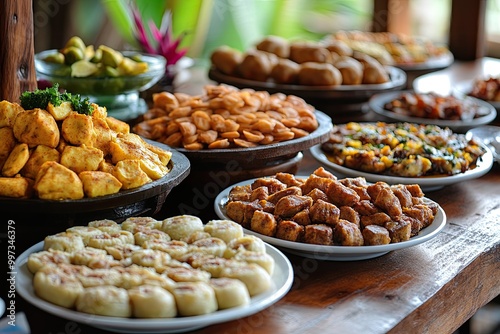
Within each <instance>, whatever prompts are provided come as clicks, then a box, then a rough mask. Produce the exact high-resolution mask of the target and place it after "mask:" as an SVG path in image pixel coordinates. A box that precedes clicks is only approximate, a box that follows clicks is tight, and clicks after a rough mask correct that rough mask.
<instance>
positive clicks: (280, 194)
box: [267, 186, 302, 204]
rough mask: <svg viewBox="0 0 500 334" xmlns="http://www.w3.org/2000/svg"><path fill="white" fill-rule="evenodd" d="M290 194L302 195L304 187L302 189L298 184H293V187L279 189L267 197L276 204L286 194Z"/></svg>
mask: <svg viewBox="0 0 500 334" xmlns="http://www.w3.org/2000/svg"><path fill="white" fill-rule="evenodd" d="M289 195H297V196H302V189H300V187H297V186H292V187H288V188H285V189H283V190H278V191H277V192H275V193H274V194H272V195H270V196H269V197H268V198H267V200H268V201H269V202H271V203H274V204H276V203H278V201H279V200H280V199H282V198H283V197H285V196H289Z"/></svg>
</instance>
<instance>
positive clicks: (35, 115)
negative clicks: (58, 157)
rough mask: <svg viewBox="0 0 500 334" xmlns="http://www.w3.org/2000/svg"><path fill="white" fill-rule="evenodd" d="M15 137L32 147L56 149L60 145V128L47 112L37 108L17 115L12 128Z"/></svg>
mask: <svg viewBox="0 0 500 334" xmlns="http://www.w3.org/2000/svg"><path fill="white" fill-rule="evenodd" d="M12 130H13V132H14V136H15V137H16V139H17V140H18V141H20V142H22V143H26V144H28V146H30V147H34V146H36V145H45V146H48V147H52V148H55V147H57V145H58V144H59V136H60V132H59V128H58V127H57V123H56V121H55V119H54V118H53V117H52V115H51V114H50V113H49V112H47V111H46V110H43V109H39V108H35V109H33V110H25V111H23V112H20V113H18V114H17V117H16V118H15V120H14V124H13V126H12Z"/></svg>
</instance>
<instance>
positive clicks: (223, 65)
mask: <svg viewBox="0 0 500 334" xmlns="http://www.w3.org/2000/svg"><path fill="white" fill-rule="evenodd" d="M242 59H243V54H242V53H241V52H240V51H239V50H236V49H233V48H231V47H229V46H227V45H223V46H219V47H218V48H216V49H215V50H214V51H213V52H212V54H211V55H210V61H211V62H212V65H214V66H215V68H216V69H218V70H219V71H221V72H222V73H224V74H228V75H235V73H236V69H237V68H238V65H239V64H240V63H241V61H242Z"/></svg>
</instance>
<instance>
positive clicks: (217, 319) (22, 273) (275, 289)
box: [16, 241, 293, 333]
mask: <svg viewBox="0 0 500 334" xmlns="http://www.w3.org/2000/svg"><path fill="white" fill-rule="evenodd" d="M41 250H43V241H41V242H39V243H37V244H35V245H34V246H32V247H30V248H29V249H28V250H26V251H25V252H24V253H22V254H21V255H20V256H19V257H18V258H17V260H16V271H17V273H18V276H17V280H16V289H17V292H18V293H19V295H21V297H23V298H24V299H25V300H26V301H28V302H29V303H31V304H32V305H34V306H36V307H38V308H40V309H42V310H44V311H46V312H48V313H51V314H54V315H56V316H58V317H61V318H65V319H68V320H72V321H76V322H80V323H82V324H86V325H88V326H93V327H97V328H101V329H105V330H109V331H113V332H118V333H165V332H168V333H181V332H186V331H191V330H194V329H197V328H202V327H206V326H209V325H212V324H217V323H221V322H226V321H230V320H235V319H239V318H243V317H246V316H249V315H252V314H255V313H257V312H259V311H261V310H263V309H265V308H267V307H269V306H271V305H272V304H274V303H276V302H277V301H278V300H280V299H281V298H282V297H283V296H284V295H285V294H286V293H287V292H288V291H289V290H290V288H291V286H292V283H293V268H292V265H291V264H290V261H289V260H288V258H287V257H286V256H285V255H284V254H283V253H281V252H280V251H279V250H278V249H276V248H275V247H273V246H271V245H267V244H266V251H267V253H268V254H269V255H271V256H272V258H273V259H274V261H275V269H274V273H273V275H272V276H271V278H272V280H273V284H272V286H271V288H270V289H269V290H268V291H266V292H264V293H262V294H260V295H257V296H255V297H253V298H252V299H251V301H250V304H248V305H246V306H241V307H235V308H232V309H227V310H221V311H217V312H214V313H211V314H206V315H200V316H192V317H182V318H181V317H179V318H171V319H134V318H119V317H106V316H98V315H92V314H86V313H82V312H77V311H74V310H70V309H67V308H64V307H60V306H57V305H55V304H52V303H49V302H47V301H45V300H43V299H41V298H38V297H37V296H36V295H35V292H34V291H33V283H32V278H33V275H32V274H31V273H30V272H29V270H28V268H27V265H26V262H27V260H28V256H29V255H30V254H31V253H34V252H39V251H41Z"/></svg>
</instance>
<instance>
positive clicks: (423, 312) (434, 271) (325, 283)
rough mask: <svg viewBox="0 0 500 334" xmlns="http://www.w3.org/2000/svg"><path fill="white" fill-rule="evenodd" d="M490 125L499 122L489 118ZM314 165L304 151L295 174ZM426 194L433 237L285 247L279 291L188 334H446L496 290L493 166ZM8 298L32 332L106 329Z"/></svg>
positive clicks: (498, 229)
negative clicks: (381, 244) (315, 252)
mask: <svg viewBox="0 0 500 334" xmlns="http://www.w3.org/2000/svg"><path fill="white" fill-rule="evenodd" d="M488 61H489V60H488ZM470 68H475V70H474V71H475V72H467V73H468V75H471V77H473V74H471V73H480V71H482V70H483V67H482V66H481V63H475V64H473V63H466V64H460V63H457V64H454V65H452V66H451V68H448V69H446V70H444V71H440V72H438V73H437V74H436V77H439V76H440V75H441V74H442V73H447V74H446V76H444V77H445V78H449V77H450V76H452V77H453V75H458V74H459V73H462V72H461V71H463V70H464V69H467V71H468V69H470ZM431 81H432V80H431ZM415 83H417V84H418V79H417V80H416V81H415ZM332 118H333V120H334V122H336V123H342V122H344V121H346V120H355V121H363V120H374V119H375V118H376V116H375V115H374V114H372V113H370V112H369V113H362V114H360V115H358V116H357V117H355V118H352V117H350V118H349V119H345V118H342V117H337V116H335V117H332ZM495 123H496V124H497V125H499V124H500V123H499V120H498V118H497V120H496V121H495ZM319 166H320V164H319V163H318V162H316V161H315V160H314V159H313V158H312V156H311V155H310V153H309V152H304V158H303V159H302V161H301V162H300V165H299V172H298V173H300V174H305V173H310V172H311V171H312V170H314V169H315V168H317V167H319ZM426 197H428V198H430V199H432V200H434V201H436V202H437V203H439V204H440V205H441V207H442V208H443V209H444V211H445V212H446V216H447V224H446V227H445V228H444V230H443V231H442V232H441V233H440V234H438V235H437V236H436V237H435V238H433V239H431V240H429V241H427V242H425V243H423V244H420V245H417V246H414V247H410V248H406V249H402V250H397V251H393V252H390V253H388V254H386V255H383V256H381V257H378V258H375V259H370V260H362V261H352V262H335V261H322V260H316V259H310V258H304V257H301V256H297V255H292V254H287V253H285V254H286V255H287V256H288V258H289V259H290V261H291V263H292V265H293V268H294V282H293V286H292V288H291V290H290V291H289V292H288V294H286V295H285V296H284V297H283V298H282V299H281V300H279V301H278V302H277V303H276V304H274V305H272V306H271V307H269V308H267V309H265V310H263V311H261V312H258V313H256V314H254V315H251V316H248V317H245V318H242V319H238V320H234V321H230V322H225V323H221V324H216V325H211V326H208V327H205V328H202V329H198V330H196V331H194V332H192V333H197V334H208V333H227V334H231V333H234V334H240V333H243V334H244V333H252V334H259V333H262V334H264V333H265V334H268V333H274V334H281V333H283V334H289V333H310V334H313V333H314V334H316V333H321V332H324V333H452V332H453V331H455V330H456V329H457V328H459V327H460V326H461V325H462V324H463V323H464V322H465V321H466V320H467V319H469V318H470V317H471V316H472V315H474V313H475V312H476V311H477V310H478V309H479V308H480V307H481V306H483V305H485V304H486V303H488V302H489V301H491V300H492V299H493V298H494V297H496V296H498V295H499V294H500V284H498V283H499V282H500V225H499V221H500V165H499V164H498V163H495V164H494V166H493V167H492V169H491V171H490V172H489V173H487V174H486V175H484V176H483V177H480V178H478V179H475V180H469V181H465V182H461V183H458V184H454V185H451V186H447V187H444V188H442V189H440V190H436V191H433V192H428V193H426ZM211 214H213V213H211ZM214 217H215V216H214ZM19 238H21V236H19ZM16 303H17V305H18V310H17V311H18V312H20V311H24V312H25V313H26V314H27V316H28V319H29V322H30V325H31V329H32V333H60V332H62V333H107V332H106V331H102V330H98V329H94V328H93V327H89V326H87V325H85V324H81V323H75V322H72V321H68V320H65V319H61V318H58V317H56V316H53V315H51V314H48V313H45V312H44V311H43V310H39V309H37V308H35V307H33V306H31V305H29V304H27V303H25V302H24V301H23V300H22V298H21V297H19V296H18V298H17V300H16Z"/></svg>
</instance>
